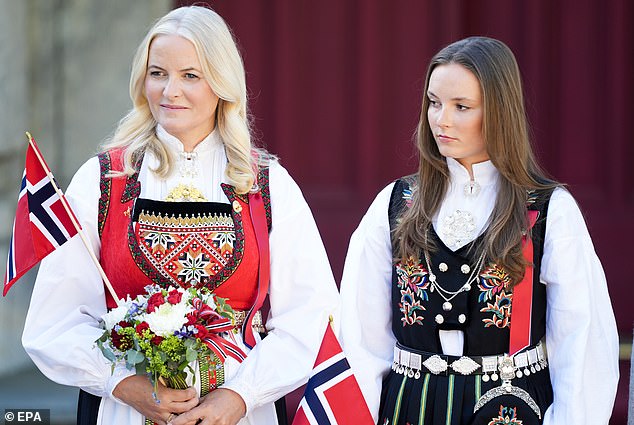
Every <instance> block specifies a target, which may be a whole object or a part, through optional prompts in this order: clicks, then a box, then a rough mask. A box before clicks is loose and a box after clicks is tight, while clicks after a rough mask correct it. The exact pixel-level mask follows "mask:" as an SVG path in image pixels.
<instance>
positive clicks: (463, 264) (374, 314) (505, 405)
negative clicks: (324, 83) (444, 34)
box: [341, 37, 618, 425]
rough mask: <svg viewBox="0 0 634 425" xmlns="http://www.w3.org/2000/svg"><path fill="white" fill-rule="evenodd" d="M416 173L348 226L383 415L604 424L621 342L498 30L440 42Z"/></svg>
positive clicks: (368, 366)
mask: <svg viewBox="0 0 634 425" xmlns="http://www.w3.org/2000/svg"><path fill="white" fill-rule="evenodd" d="M416 142H417V146H418V149H419V152H420V162H419V169H418V173H417V174H415V175H411V176H407V177H403V178H401V179H399V180H397V181H396V182H395V183H392V184H390V185H388V186H387V187H386V188H385V189H384V190H382V191H381V192H380V193H379V194H378V196H377V197H376V199H375V200H374V202H373V203H372V205H371V206H370V208H369V210H368V212H367V213H366V215H365V216H364V217H363V220H362V221H361V224H360V225H359V227H358V229H357V230H356V231H355V233H354V234H353V236H352V239H351V241H350V247H349V250H348V255H347V259H346V263H345V268H344V275H343V280H342V284H341V295H342V316H343V319H342V334H343V344H344V349H345V350H346V352H347V354H348V357H349V359H350V363H351V365H352V367H353V369H355V368H356V369H357V370H358V371H361V372H362V373H358V374H357V376H358V378H359V382H360V385H361V388H362V390H363V391H364V394H365V397H366V399H367V401H368V404H369V406H370V409H371V411H372V413H373V415H374V418H375V419H376V420H377V423H378V424H381V425H387V424H390V425H399V424H400V425H404V424H420V425H432V424H433V425H440V424H442V425H480V424H482V425H501V424H508V425H510V424H518V425H519V424H522V425H532V424H542V423H543V424H546V425H559V424H573V423H574V424H588V425H599V424H607V423H608V420H609V417H610V414H611V411H612V405H613V403H614V397H615V393H616V384H617V381H618V338H617V333H616V325H615V321H614V315H613V312H612V307H611V304H610V299H609V296H608V291H607V286H606V281H605V276H604V273H603V270H602V268H601V264H600V262H599V260H598V258H597V256H596V254H595V252H594V249H593V246H592V241H591V240H590V236H589V234H588V230H587V229H586V225H585V223H584V220H583V217H582V215H581V213H580V211H579V208H578V206H577V204H576V203H575V201H574V199H573V197H572V196H571V195H570V193H569V192H568V191H567V190H566V189H565V188H563V187H562V185H561V184H559V183H557V182H555V181H553V180H551V179H549V178H548V177H547V176H546V175H545V173H544V172H543V171H542V170H541V169H540V168H539V166H538V165H537V163H536V161H535V158H534V155H533V152H532V150H531V145H530V142H529V138H528V130H527V122H526V115H525V111H524V99H523V94H522V87H521V80H520V73H519V70H518V66H517V63H516V61H515V57H514V55H513V53H512V52H511V50H510V49H509V48H508V47H507V46H506V45H504V44H503V43H502V42H500V41H498V40H494V39H491V38H486V37H471V38H467V39H464V40H460V41H457V42H455V43H453V44H451V45H449V46H447V47H445V48H444V49H442V50H440V51H439V52H438V53H437V54H436V55H435V56H434V57H433V58H432V60H431V63H430V65H429V68H428V71H427V77H426V80H425V87H424V93H423V100H422V110H421V115H420V121H419V125H418V129H417V137H416Z"/></svg>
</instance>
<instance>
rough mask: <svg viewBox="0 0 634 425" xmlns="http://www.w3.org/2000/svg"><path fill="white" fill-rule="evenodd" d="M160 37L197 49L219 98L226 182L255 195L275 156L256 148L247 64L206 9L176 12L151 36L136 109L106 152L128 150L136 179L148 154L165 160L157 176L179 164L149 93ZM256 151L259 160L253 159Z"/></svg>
mask: <svg viewBox="0 0 634 425" xmlns="http://www.w3.org/2000/svg"><path fill="white" fill-rule="evenodd" d="M160 35H178V36H181V37H183V38H185V39H187V40H189V41H190V42H191V43H192V44H193V45H194V47H195V49H196V53H197V54H198V58H199V60H200V63H201V67H202V72H203V74H204V77H205V79H206V80H207V82H208V83H209V85H210V86H211V89H212V90H213V91H214V93H216V95H217V96H218V97H219V101H218V106H217V109H216V126H217V127H216V128H217V130H218V131H219V134H220V137H221V139H222V141H223V144H224V146H225V150H226V154H227V160H228V164H227V168H226V172H225V173H226V177H227V179H228V181H229V183H230V184H231V185H232V186H234V187H235V189H236V192H237V193H241V194H242V193H247V192H249V191H250V190H252V188H253V186H254V182H255V179H256V172H257V168H258V165H262V164H264V163H266V161H268V160H269V159H270V156H269V155H268V153H266V152H265V151H264V150H261V149H255V148H254V147H253V146H252V140H251V131H250V128H249V117H248V114H247V89H246V81H245V72H244V65H243V62H242V57H241V56H240V53H239V52H238V48H237V46H236V42H235V40H234V38H233V35H232V34H231V31H230V29H229V27H228V26H227V24H226V23H225V22H224V20H223V19H222V18H221V17H220V15H218V14H217V13H216V12H214V11H213V10H211V9H208V8H205V7H200V6H188V7H181V8H178V9H174V10H172V11H171V12H169V13H168V14H167V15H165V16H164V17H162V18H161V19H159V20H158V21H157V22H156V24H154V26H153V27H152V28H151V29H150V31H149V32H148V33H147V35H146V36H145V38H144V39H143V41H142V42H141V44H140V46H139V47H138V49H137V52H136V55H135V56H134V60H133V62H132V73H131V76H130V97H131V98H132V102H133V107H132V109H131V110H130V111H129V112H128V113H127V115H126V116H125V117H123V118H122V119H121V121H120V122H119V125H118V127H117V129H116V130H115V132H114V135H113V136H112V138H111V139H110V140H108V141H106V142H105V143H104V145H103V147H102V149H103V150H109V149H114V148H123V150H124V155H123V170H122V174H126V175H132V174H134V173H135V172H136V171H137V167H138V162H139V160H140V159H141V158H142V156H143V154H144V153H145V152H146V151H150V152H152V153H153V154H154V155H156V157H157V158H158V159H159V163H160V165H159V167H158V168H157V169H156V170H154V171H155V172H156V173H157V174H159V175H160V176H161V177H165V176H167V175H168V174H169V173H170V172H171V169H172V165H173V163H174V160H173V158H171V156H170V154H169V152H168V150H167V149H166V148H165V146H164V145H163V143H161V142H160V141H159V139H158V138H157V137H156V125H157V122H156V120H155V119H154V117H153V116H152V113H151V112H150V107H149V105H148V101H147V98H146V97H145V94H144V83H145V78H146V74H147V64H148V55H149V49H150V45H151V43H152V41H153V40H154V39H155V38H156V37H157V36H160ZM254 150H255V151H257V153H256V155H253V154H252V151H254Z"/></svg>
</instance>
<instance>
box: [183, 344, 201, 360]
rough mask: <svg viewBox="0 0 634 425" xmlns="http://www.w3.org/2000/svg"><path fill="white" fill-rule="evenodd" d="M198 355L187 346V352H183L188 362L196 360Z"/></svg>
mask: <svg viewBox="0 0 634 425" xmlns="http://www.w3.org/2000/svg"><path fill="white" fill-rule="evenodd" d="M197 357H198V352H197V351H196V350H194V349H192V348H190V347H187V352H186V353H185V358H186V359H187V362H188V363H191V362H193V361H195V360H196V358H197Z"/></svg>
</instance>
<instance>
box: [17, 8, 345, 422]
mask: <svg viewBox="0 0 634 425" xmlns="http://www.w3.org/2000/svg"><path fill="white" fill-rule="evenodd" d="M130 95H131V98H132V100H133V104H134V106H133V108H132V110H131V111H130V112H129V113H128V114H127V116H125V117H124V118H123V119H122V120H121V122H120V124H119V126H118V129H117V130H116V132H115V134H114V136H113V137H112V139H111V140H110V141H108V143H106V145H105V146H104V148H103V151H102V152H101V153H100V154H99V155H98V156H97V157H95V158H92V159H90V160H88V161H87V162H86V163H85V164H84V165H83V166H82V167H81V168H80V169H79V171H78V172H77V173H76V175H75V176H74V178H73V180H72V182H71V184H70V186H69V188H68V191H67V196H68V199H69V201H70V203H71V205H72V207H73V209H74V211H75V213H76V215H77V216H78V218H79V221H80V222H81V224H82V227H83V229H84V230H85V232H86V233H87V234H88V236H89V239H90V242H91V243H92V246H93V249H94V251H95V252H96V253H97V256H98V258H99V259H100V263H101V265H102V266H103V269H104V271H105V272H106V275H107V276H108V277H109V280H110V281H111V282H112V284H113V286H114V289H115V291H116V293H117V296H118V297H119V298H121V299H125V298H126V297H127V296H128V295H129V296H131V297H134V296H136V295H138V294H140V293H142V292H143V288H144V286H146V285H148V284H150V283H158V284H159V285H161V286H165V287H167V286H169V285H172V286H176V285H181V286H190V285H194V286H197V287H203V286H204V287H207V288H209V289H212V290H214V291H215V293H216V294H217V295H218V296H220V297H223V298H227V299H228V303H229V304H230V305H231V306H232V307H233V308H234V310H235V311H236V312H237V313H236V314H237V317H242V318H244V317H247V318H249V317H250V316H249V315H248V314H246V313H245V312H247V311H249V310H250V309H252V308H256V309H257V308H259V307H260V306H261V301H262V298H263V296H265V295H266V293H267V292H268V296H269V302H270V313H269V317H268V319H267V320H266V324H265V326H266V328H264V325H263V323H262V319H259V318H258V315H257V314H256V315H255V318H252V319H251V320H245V323H243V324H242V327H239V326H238V327H237V328H236V332H237V334H236V335H237V337H236V338H235V340H236V341H237V343H238V345H239V346H240V348H242V349H243V351H244V352H246V353H247V354H248V355H247V357H246V359H245V360H244V361H243V362H241V363H239V362H238V361H236V360H234V359H233V358H228V359H227V360H226V362H225V363H224V365H223V370H222V373H217V374H216V375H215V378H214V380H213V382H212V381H211V378H210V381H209V382H205V383H204V385H202V386H205V387H209V388H210V390H211V391H210V392H209V393H208V394H205V393H201V392H200V387H201V377H199V378H198V379H197V383H196V388H188V389H185V390H180V389H170V388H166V387H164V386H163V385H161V384H159V387H158V391H157V394H156V396H157V398H158V399H159V400H160V403H157V401H156V399H155V398H154V397H153V388H152V385H151V383H150V381H149V379H148V377H146V376H142V375H135V373H134V371H133V370H128V369H127V368H125V366H123V365H117V367H116V368H115V369H114V371H112V370H111V367H110V365H109V363H108V362H107V361H106V359H105V358H104V357H103V355H102V354H101V352H100V350H99V349H98V348H97V347H96V346H95V340H96V339H98V338H99V336H100V334H101V330H100V329H99V320H100V318H101V316H102V315H103V314H104V313H106V312H107V311H108V309H111V308H113V307H114V306H115V305H116V304H115V301H114V299H113V298H112V296H111V295H110V294H109V293H108V292H107V291H104V285H103V282H102V279H101V278H100V275H99V274H98V272H97V270H96V268H95V267H94V265H92V264H91V261H90V258H89V256H88V254H87V252H86V250H85V248H84V247H83V246H82V245H81V242H80V241H79V240H78V239H73V240H71V241H70V242H68V243H67V244H65V245H64V246H63V247H61V248H60V249H59V250H57V251H56V252H55V253H54V254H52V255H50V256H49V257H48V258H47V259H46V260H45V261H44V262H43V263H42V266H41V268H40V271H39V274H38V277H37V281H36V284H35V289H34V291H33V297H32V300H31V306H30V309H29V313H28V317H27V321H26V325H25V329H24V335H23V344H24V347H25V348H26V350H27V352H28V353H29V355H30V356H31V358H32V359H33V361H34V362H35V363H36V364H37V366H38V367H39V368H40V370H41V371H42V372H43V373H44V374H45V375H46V376H48V377H49V378H50V379H52V380H54V381H56V382H59V383H61V384H65V385H73V386H77V387H79V388H81V390H82V391H81V393H80V402H79V412H78V422H79V423H82V424H84V423H86V424H87V423H98V424H142V423H144V420H146V421H149V422H154V423H158V424H166V423H173V424H174V425H180V424H195V423H199V422H200V421H201V420H202V423H204V424H236V423H239V424H275V423H277V419H276V412H275V406H274V404H273V403H274V402H275V401H276V400H278V399H279V398H281V397H282V396H284V395H285V394H286V393H288V392H290V391H292V390H293V389H295V388H296V387H298V386H299V385H301V384H302V383H303V382H305V380H306V379H307V377H308V374H309V373H310V369H311V367H312V363H313V361H314V358H315V356H316V352H317V349H318V348H319V343H320V338H321V335H322V333H323V328H324V327H325V326H326V323H327V320H328V316H329V314H331V313H332V312H333V311H334V310H335V309H336V307H337V302H338V294H337V289H336V285H335V283H334V280H333V277H332V273H331V270H330V266H329V263H328V259H327V257H326V253H325V251H324V247H323V244H322V242H321V239H320V236H319V233H318V231H317V228H316V226H315V222H314V219H313V217H312V214H311V212H310V209H309V208H308V205H307V204H306V202H305V200H304V198H303V197H302V194H301V192H300V190H299V188H298V187H297V185H296V184H295V182H294V181H293V180H292V178H291V177H290V176H289V175H288V173H287V172H286V170H285V169H284V168H283V167H282V166H281V165H280V164H279V163H278V161H277V160H276V158H275V157H273V156H272V155H269V154H268V153H267V152H266V151H264V150H262V149H256V148H255V147H254V146H253V144H252V140H251V136H250V130H249V121H248V114H247V96H246V84H245V72H244V69H243V64H242V59H241V57H240V54H239V52H238V50H237V48H236V44H235V41H234V39H233V37H232V34H231V33H230V31H229V29H228V27H227V25H226V24H225V22H224V21H223V20H222V18H221V17H220V16H218V15H217V14H216V13H215V12H213V11H212V10H210V9H207V8H203V7H196V6H192V7H183V8H179V9H175V10H173V11H171V12H169V13H168V14H167V15H166V16H164V17H163V18H161V19H160V20H159V21H158V22H157V23H156V24H155V25H154V27H153V28H152V29H151V30H150V31H149V33H148V34H147V36H146V37H145V39H144V40H143V42H142V43H141V45H140V46H139V48H138V51H137V54H136V56H135V58H134V62H133V69H132V76H131V80H130ZM252 193H260V194H261V197H262V199H263V201H264V202H263V204H264V211H263V212H262V214H261V216H257V214H255V213H252V212H251V211H250V210H249V203H248V201H247V199H248V197H249V194H252ZM187 217H196V220H187ZM257 220H260V222H263V223H265V224H264V226H265V231H266V230H268V236H269V238H268V242H269V243H268V244H269V247H270V264H269V266H270V270H271V272H270V285H269V286H268V291H267V289H266V286H263V284H262V282H261V281H260V280H259V278H260V275H265V274H266V273H265V271H264V270H263V268H262V267H260V265H259V264H260V263H259V261H260V258H265V257H262V256H263V255H264V254H263V252H262V251H261V249H262V248H261V247H260V248H259V245H260V242H261V241H260V240H257V237H256V231H257V230H256V221H257ZM184 226H186V227H187V229H188V230H187V231H188V232H189V233H188V235H189V236H188V237H184V235H183V230H182V229H183V227H184ZM266 227H268V229H266ZM210 229H211V230H210ZM298 229H301V231H298ZM215 234H222V243H216V242H215V239H213V238H214V236H213V235H215ZM158 236H161V238H163V239H161V238H158V239H157V237H158ZM167 239H169V240H170V241H171V242H169V243H167V242H166V243H162V242H161V243H154V242H156V241H157V240H167ZM192 240H193V241H195V242H196V243H190V242H187V241H192ZM151 241H154V242H151ZM201 246H202V248H201ZM300 247H301V249H299V248H300ZM157 250H158V251H157ZM201 250H202V251H201ZM159 251H160V252H159ZM175 253H178V255H172V254H175ZM159 254H160V255H159ZM168 258H169V259H170V260H169V262H168V260H167V259H168ZM194 259H196V260H197V261H198V260H200V261H203V262H204V264H198V265H196V266H195V267H194V266H191V264H190V263H191V261H193V260H194ZM201 259H202V260H201ZM190 266H191V267H190ZM190 269H191V270H190ZM194 269H195V270H194ZM201 269H204V270H205V271H204V272H202V273H201V272H200V270H201ZM188 270H190V271H191V273H186V272H187V271H188ZM265 283H266V282H265ZM264 331H268V334H267V336H266V338H264V339H261V338H260V337H259V332H264ZM260 339H261V340H260ZM69 353H70V355H69Z"/></svg>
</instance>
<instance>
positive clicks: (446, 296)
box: [424, 250, 485, 311]
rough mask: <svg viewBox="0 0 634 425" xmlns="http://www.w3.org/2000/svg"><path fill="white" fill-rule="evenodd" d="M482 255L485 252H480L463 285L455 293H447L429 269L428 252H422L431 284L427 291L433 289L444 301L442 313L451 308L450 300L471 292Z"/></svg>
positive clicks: (482, 260)
mask: <svg viewBox="0 0 634 425" xmlns="http://www.w3.org/2000/svg"><path fill="white" fill-rule="evenodd" d="M484 254H485V252H482V255H480V258H478V261H476V263H475V266H474V267H473V268H472V269H471V274H470V275H469V277H468V278H467V281H466V282H465V283H464V285H462V286H461V287H460V288H459V289H458V290H457V291H449V290H447V289H445V288H443V287H442V286H441V285H440V283H439V282H438V279H437V277H436V275H435V274H434V272H433V271H432V269H431V261H430V259H429V252H427V250H424V255H425V261H426V262H427V270H429V281H430V282H431V287H430V288H429V291H430V292H434V289H435V290H436V292H438V295H440V296H441V297H442V299H443V300H445V302H444V303H443V304H442V309H443V310H444V311H450V310H451V309H452V308H453V304H451V300H453V299H454V298H456V297H457V296H458V294H460V293H462V292H468V291H470V290H471V284H472V283H473V282H474V281H475V280H476V279H477V277H478V275H479V274H480V269H481V268H482V265H483V263H484Z"/></svg>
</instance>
